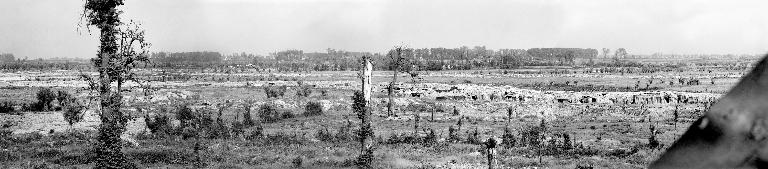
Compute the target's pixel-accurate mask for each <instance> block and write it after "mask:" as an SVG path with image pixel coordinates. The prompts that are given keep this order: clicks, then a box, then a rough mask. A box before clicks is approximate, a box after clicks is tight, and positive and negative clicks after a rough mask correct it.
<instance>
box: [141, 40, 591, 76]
mask: <svg viewBox="0 0 768 169" xmlns="http://www.w3.org/2000/svg"><path fill="white" fill-rule="evenodd" d="M400 52H401V53H402V54H403V58H404V59H406V61H407V62H408V63H409V66H412V67H415V68H418V69H420V70H467V69H474V68H512V67H518V66H551V65H573V64H575V59H577V58H584V59H589V58H595V57H596V56H597V55H598V51H597V50H596V49H580V48H532V49H527V50H526V49H499V50H490V49H486V48H485V47H483V46H476V47H474V48H469V47H466V46H464V47H460V48H453V49H450V48H421V49H414V48H405V47H403V48H402V49H401V51H400ZM389 53H391V51H388V52H387V54H385V55H382V54H377V53H370V52H349V51H342V50H335V49H326V52H324V53H321V52H312V53H305V52H304V51H302V50H295V49H291V50H284V51H278V52H274V53H271V54H269V55H268V56H257V55H253V54H246V53H238V54H231V55H222V54H220V53H218V52H177V53H167V52H159V53H153V54H152V56H151V57H150V58H151V60H152V62H153V63H154V66H159V67H185V66H196V67H208V66H211V65H222V64H225V65H249V64H250V65H252V66H254V67H258V68H265V69H276V70H277V71H347V70H355V69H356V68H357V67H358V65H357V64H358V63H359V62H358V60H359V57H360V56H363V55H365V56H370V57H371V61H372V62H373V63H386V62H389V61H391V59H390V58H388V56H389V55H388V54H389ZM374 65H375V66H374V70H392V67H391V66H388V65H389V64H374Z"/></svg>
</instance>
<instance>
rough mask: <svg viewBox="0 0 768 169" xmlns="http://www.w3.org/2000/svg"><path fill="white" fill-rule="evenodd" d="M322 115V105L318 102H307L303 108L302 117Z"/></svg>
mask: <svg viewBox="0 0 768 169" xmlns="http://www.w3.org/2000/svg"><path fill="white" fill-rule="evenodd" d="M319 115H323V104H321V103H320V102H314V101H312V102H309V103H307V105H306V106H305V107H304V116H319Z"/></svg>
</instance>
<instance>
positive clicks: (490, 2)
mask: <svg viewBox="0 0 768 169" xmlns="http://www.w3.org/2000/svg"><path fill="white" fill-rule="evenodd" d="M83 3H84V0H0V23H2V24H1V25H0V53H13V54H15V55H16V56H17V57H24V56H28V57H30V58H40V57H42V58H50V57H81V58H86V57H94V56H95V53H96V51H97V47H98V33H97V32H93V34H92V35H89V34H88V32H87V31H85V30H83V29H82V28H80V30H78V26H77V23H78V22H79V20H80V13H81V12H82V4H83ZM121 9H122V10H123V11H124V14H123V15H122V19H123V20H124V21H127V20H129V19H133V20H137V21H139V22H141V23H143V26H144V28H145V29H146V30H147V39H148V40H149V41H150V42H151V43H152V44H153V46H152V50H153V51H174V52H175V51H203V50H205V51H219V52H222V53H225V54H229V53H235V52H238V53H239V52H247V53H256V54H262V55H264V54H268V53H270V52H275V51H278V50H284V49H301V50H304V51H308V52H311V51H324V50H325V49H326V48H335V49H343V50H349V51H371V52H383V51H385V50H387V49H388V48H391V47H392V46H394V45H398V44H404V45H407V46H409V47H415V48H424V47H447V48H455V47H459V46H463V45H466V46H477V45H484V46H486V47H487V48H490V49H499V48H535V47H577V48H595V49H600V48H611V49H615V48H619V47H623V48H627V49H628V51H629V52H630V53H638V54H651V53H654V52H662V53H678V54H701V53H713V54H728V53H733V54H759V53H764V52H768V13H767V12H766V11H765V10H766V9H768V1H765V0H754V1H746V0H744V1H742V0H728V1H715V2H711V1H703V0H702V1H698V0H686V1H678V0H675V1H670V0H633V1H626V0H588V1H587V0H585V1H575V0H573V1H572V0H567V1H566V0H563V1H556V0H513V1H510V0H461V1H446V0H433V1H427V0H423V1H422V0H402V1H383V0H381V1H379V0H374V1H364V0H151V1H150V0H126V2H125V6H123V7H121ZM92 29H95V28H92Z"/></svg>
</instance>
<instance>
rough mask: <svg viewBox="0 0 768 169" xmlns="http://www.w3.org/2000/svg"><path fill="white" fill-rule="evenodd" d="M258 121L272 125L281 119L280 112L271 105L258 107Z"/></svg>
mask: <svg viewBox="0 0 768 169" xmlns="http://www.w3.org/2000/svg"><path fill="white" fill-rule="evenodd" d="M259 119H261V122H263V123H273V122H277V121H279V120H281V119H282V116H281V114H280V111H278V110H277V108H275V106H274V105H272V104H263V105H261V106H259Z"/></svg>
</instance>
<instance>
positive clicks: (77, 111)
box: [59, 91, 86, 126]
mask: <svg viewBox="0 0 768 169" xmlns="http://www.w3.org/2000/svg"><path fill="white" fill-rule="evenodd" d="M59 96H60V98H59V99H61V101H60V103H61V104H60V105H61V107H62V110H63V111H64V113H62V115H63V116H64V120H66V121H67V123H68V124H69V125H70V126H71V125H74V124H75V123H78V122H80V121H81V120H83V115H84V114H85V110H86V107H85V105H83V104H82V103H80V102H78V101H77V99H76V98H74V97H71V96H70V95H69V93H67V92H62V91H59Z"/></svg>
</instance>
